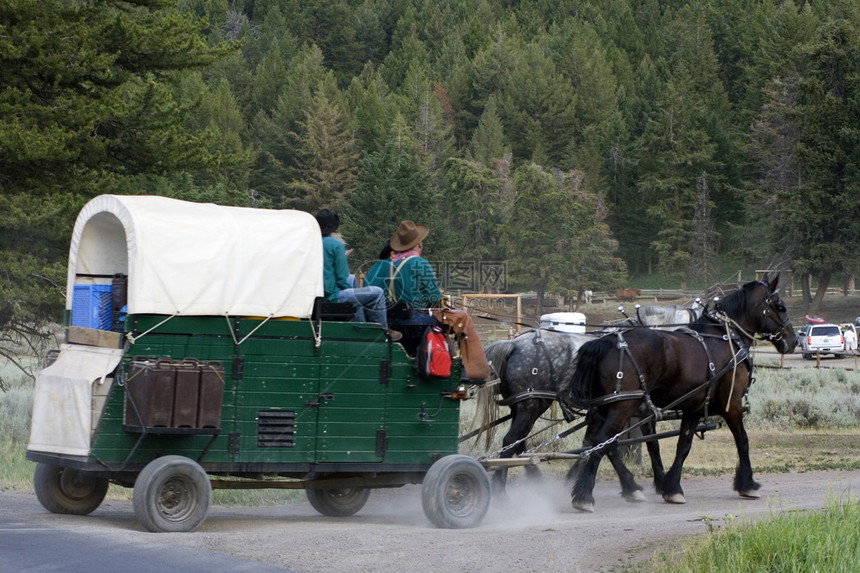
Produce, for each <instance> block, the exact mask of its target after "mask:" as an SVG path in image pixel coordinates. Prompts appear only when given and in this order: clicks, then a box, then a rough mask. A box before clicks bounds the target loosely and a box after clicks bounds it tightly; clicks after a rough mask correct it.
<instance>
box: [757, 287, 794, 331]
mask: <svg viewBox="0 0 860 573" xmlns="http://www.w3.org/2000/svg"><path fill="white" fill-rule="evenodd" d="M759 284H761V285H762V286H763V287H764V292H765V298H764V303H765V308H764V310H763V311H762V312H761V313H762V315H763V316H764V317H765V318H770V319H771V320H773V321H774V322H775V323H777V324H778V325H779V330H778V331H776V333H760V332H759V333H756V334H758V335H759V336H760V337H761V338H762V339H763V340H768V341H770V342H778V341H780V340H782V339H783V338H784V337H785V329H786V328H787V327H788V326H791V321H790V320H789V319H788V316H786V317H785V320H783V319H782V318H780V316H779V312H777V311H776V310H775V309H774V308H773V305H774V298H775V299H776V300H777V301H778V300H779V289H776V290H775V291H773V292H770V287H769V286H768V285H767V283H766V282H764V281H759Z"/></svg>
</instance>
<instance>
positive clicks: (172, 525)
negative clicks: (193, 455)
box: [132, 456, 212, 533]
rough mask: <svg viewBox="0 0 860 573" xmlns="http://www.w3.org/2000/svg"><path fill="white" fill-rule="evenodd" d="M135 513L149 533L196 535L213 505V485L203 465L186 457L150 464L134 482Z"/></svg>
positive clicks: (165, 459) (166, 459) (165, 458)
mask: <svg viewBox="0 0 860 573" xmlns="http://www.w3.org/2000/svg"><path fill="white" fill-rule="evenodd" d="M132 501H133V503H134V513H135V515H137V518H138V519H139V520H140V521H141V523H142V524H143V526H144V527H145V528H146V529H148V530H149V531H154V532H156V533H158V532H170V533H174V532H182V531H193V530H194V529H195V528H196V527H197V526H198V525H200V524H201V523H202V522H203V520H204V519H206V514H207V513H208V512H209V506H210V505H211V504H212V484H211V483H210V482H209V476H207V475H206V471H205V470H204V469H203V468H202V467H200V464H198V463H197V462H195V461H194V460H191V459H188V458H186V457H184V456H163V457H160V458H156V459H154V460H153V461H151V462H149V463H148V464H147V465H146V467H144V468H143V471H142V472H140V475H138V476H137V480H136V481H135V482H134V493H133V495H132Z"/></svg>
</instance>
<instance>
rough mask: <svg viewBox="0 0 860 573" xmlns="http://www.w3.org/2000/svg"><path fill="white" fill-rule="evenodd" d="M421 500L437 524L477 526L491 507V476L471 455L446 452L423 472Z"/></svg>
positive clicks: (457, 527) (429, 517) (431, 519)
mask: <svg viewBox="0 0 860 573" xmlns="http://www.w3.org/2000/svg"><path fill="white" fill-rule="evenodd" d="M421 503H422V505H423V506H424V514H425V515H426V516H427V519H429V520H430V521H431V522H432V523H433V525H435V526H436V527H440V528H445V529H466V528H469V527H475V526H476V525H478V524H479V523H481V520H483V519H484V516H485V515H486V514H487V510H488V509H489V507H490V478H489V476H487V472H486V471H485V470H484V467H483V466H482V465H481V464H479V463H478V462H477V461H475V460H474V459H472V458H470V457H469V456H463V455H451V456H445V457H444V458H442V459H440V460H439V461H437V462H436V463H434V464H433V465H432V466H430V470H429V471H428V472H427V474H426V475H425V476H424V482H423V483H422V485H421Z"/></svg>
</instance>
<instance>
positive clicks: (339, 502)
mask: <svg viewBox="0 0 860 573" xmlns="http://www.w3.org/2000/svg"><path fill="white" fill-rule="evenodd" d="M305 494H307V496H308V501H309V502H311V506H313V508H314V509H315V510H317V511H318V512H320V513H321V514H322V515H326V516H328V517H348V516H350V515H355V514H356V513H358V511H359V510H360V509H361V508H362V507H364V504H366V503H367V498H368V497H370V490H369V489H367V488H366V487H349V488H337V489H306V490H305Z"/></svg>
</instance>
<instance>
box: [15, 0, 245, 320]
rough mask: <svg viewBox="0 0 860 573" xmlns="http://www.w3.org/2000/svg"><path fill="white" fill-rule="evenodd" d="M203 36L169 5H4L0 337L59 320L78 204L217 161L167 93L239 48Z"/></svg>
mask: <svg viewBox="0 0 860 573" xmlns="http://www.w3.org/2000/svg"><path fill="white" fill-rule="evenodd" d="M205 26H206V23H205V22H204V21H196V20H195V19H194V18H193V17H192V16H191V15H190V14H182V13H180V12H178V11H177V10H176V9H175V3H171V2H169V1H165V0H139V1H136V2H134V3H128V2H120V1H113V0H104V1H101V2H84V3H79V2H64V1H62V0H46V1H44V2H38V3H34V2H30V1H27V0H2V3H0V118H2V120H1V121H0V173H2V177H0V185H2V194H0V268H3V269H4V273H3V275H2V277H0V316H2V317H4V321H3V322H0V330H6V329H7V328H8V327H9V326H10V325H18V326H20V325H21V324H25V323H26V324H29V325H33V324H37V323H38V322H39V321H41V320H45V319H57V318H58V317H59V313H60V309H61V308H62V305H61V300H62V294H63V293H62V288H63V287H62V286H61V285H64V284H65V279H64V276H65V270H64V268H63V267H64V265H63V264H62V261H63V260H64V258H65V256H66V255H67V253H68V236H69V234H70V233H71V229H72V223H73V218H74V216H75V215H76V214H77V213H78V211H79V209H80V207H81V206H82V204H83V202H84V201H86V200H87V199H88V198H90V197H91V196H92V195H94V194H97V193H106V192H111V191H114V192H128V191H129V190H131V189H130V186H131V184H132V183H133V182H134V181H135V180H136V178H137V177H138V176H139V175H141V174H151V173H155V174H159V173H167V172H172V171H177V170H183V169H189V170H197V169H208V168H209V167H210V166H211V165H212V164H213V163H215V164H217V163H218V162H219V161H220V160H221V158H219V157H217V156H215V155H213V154H212V153H211V151H212V148H211V147H210V143H211V139H210V137H209V136H210V134H209V133H207V132H197V133H194V132H190V131H188V129H187V124H186V123H185V119H186V117H187V115H188V113H189V109H187V108H185V107H183V106H182V105H180V102H178V101H177V100H176V97H175V94H174V86H175V85H176V78H177V77H178V75H179V74H180V73H182V72H188V71H192V70H195V69H200V68H202V67H204V66H207V65H209V64H211V63H212V62H215V61H217V60H219V59H220V58H223V57H225V55H227V54H229V53H231V52H232V51H234V50H235V49H236V45H234V44H231V43H227V44H213V45H210V44H209V43H207V41H206V39H205V38H204V35H203V31H204V29H205Z"/></svg>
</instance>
